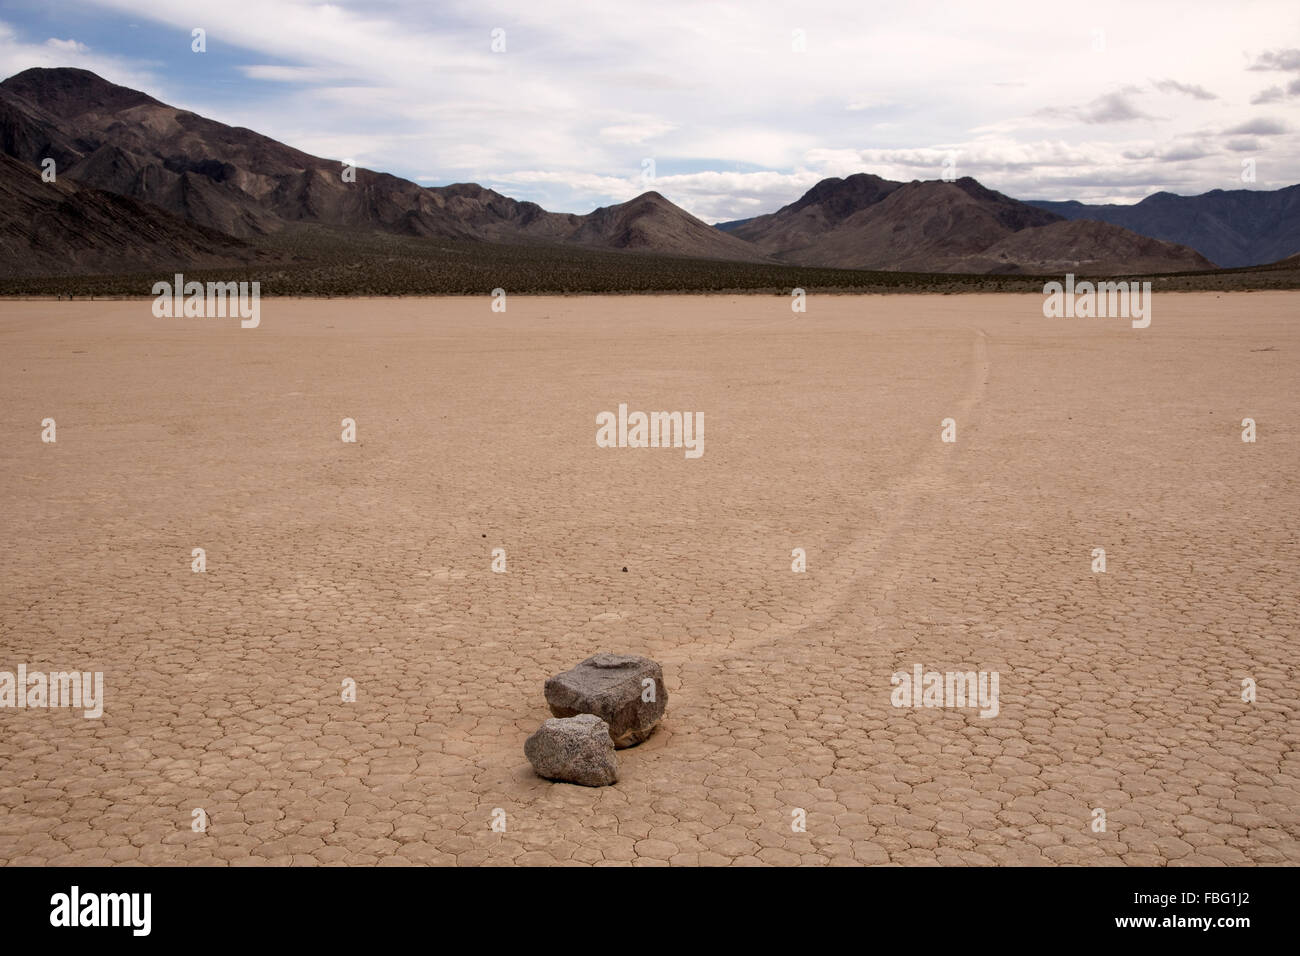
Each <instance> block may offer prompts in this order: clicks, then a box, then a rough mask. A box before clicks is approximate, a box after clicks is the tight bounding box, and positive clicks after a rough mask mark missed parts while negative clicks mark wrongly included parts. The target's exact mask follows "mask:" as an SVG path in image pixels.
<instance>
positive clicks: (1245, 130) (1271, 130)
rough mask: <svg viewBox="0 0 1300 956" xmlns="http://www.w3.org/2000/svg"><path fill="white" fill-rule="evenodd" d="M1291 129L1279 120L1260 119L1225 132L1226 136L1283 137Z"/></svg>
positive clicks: (1230, 128) (1248, 121) (1238, 125)
mask: <svg viewBox="0 0 1300 956" xmlns="http://www.w3.org/2000/svg"><path fill="white" fill-rule="evenodd" d="M1289 131H1290V127H1288V126H1287V125H1286V123H1284V122H1282V121H1281V120H1277V119H1267V118H1265V117H1262V116H1261V117H1260V118H1259V119H1253V120H1247V121H1246V122H1244V123H1238V124H1237V125H1236V126H1232V127H1229V128H1228V129H1225V130H1224V131H1223V135H1225V136H1281V135H1282V134H1283V133H1286V132H1289Z"/></svg>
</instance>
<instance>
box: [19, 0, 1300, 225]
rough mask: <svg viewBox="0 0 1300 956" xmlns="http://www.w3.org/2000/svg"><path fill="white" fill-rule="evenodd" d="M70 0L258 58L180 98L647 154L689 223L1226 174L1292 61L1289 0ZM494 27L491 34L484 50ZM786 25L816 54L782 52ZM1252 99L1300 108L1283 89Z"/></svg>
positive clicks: (603, 156) (308, 123) (1290, 141)
mask: <svg viewBox="0 0 1300 956" xmlns="http://www.w3.org/2000/svg"><path fill="white" fill-rule="evenodd" d="M81 3H82V4H83V5H86V4H89V5H93V6H95V7H98V8H100V10H101V12H102V11H105V10H107V11H112V12H118V13H120V14H121V15H122V16H123V17H124V19H125V18H129V19H130V20H131V21H132V22H136V21H144V20H149V21H153V23H154V24H162V25H165V26H167V27H169V28H174V29H175V30H176V31H177V32H178V35H180V36H182V37H183V36H188V33H189V30H190V29H191V28H192V26H193V25H194V24H196V23H202V24H203V25H204V26H205V29H207V31H208V41H209V47H210V48H213V47H214V45H221V46H225V47H227V48H234V49H238V50H240V51H242V52H243V54H244V55H243V57H242V60H241V62H242V63H245V64H252V65H243V66H239V67H234V68H232V69H235V70H237V71H238V75H239V76H240V78H241V82H242V83H248V82H252V83H256V84H259V85H260V87H261V88H260V89H258V90H257V95H255V96H252V95H250V96H247V97H246V98H245V99H244V100H243V101H241V102H239V103H238V104H233V103H232V102H231V100H230V98H229V95H228V94H227V93H225V92H221V91H219V90H217V89H213V90H211V91H205V92H203V93H201V94H198V95H190V96H188V97H187V98H186V100H185V101H184V102H177V103H176V105H179V106H183V107H185V108H187V109H192V110H195V111H196V112H200V113H205V114H206V115H212V116H214V117H215V118H218V119H221V120H223V121H225V122H231V123H237V124H238V125H242V126H248V127H251V128H253V129H257V130H260V131H262V132H265V133H267V134H268V135H271V136H274V137H275V138H277V139H280V140H283V141H285V142H288V143H290V144H291V145H294V146H297V147H300V148H303V149H306V150H308V151H311V152H316V153H321V154H323V155H327V156H341V155H345V154H346V155H353V156H355V158H356V159H357V160H358V162H360V163H363V164H364V165H367V166H370V167H372V168H378V169H383V170H386V171H391V172H394V173H396V174H398V175H405V176H409V177H415V176H430V175H432V173H431V171H436V173H437V177H438V179H437V180H436V181H439V182H449V181H465V180H473V181H479V182H493V183H499V184H502V185H508V186H511V188H515V189H517V190H518V192H517V193H516V195H518V196H519V197H520V198H528V199H534V200H535V201H539V202H542V203H543V205H548V204H549V208H559V209H562V210H566V211H577V212H584V211H587V210H589V209H591V208H593V207H594V206H596V205H600V204H604V203H607V202H611V201H616V200H617V199H618V198H620V197H621V198H627V190H628V189H638V188H639V184H640V180H639V174H640V169H641V160H642V158H643V157H646V156H651V157H653V158H654V159H655V160H656V164H657V167H658V169H659V172H660V176H659V179H658V180H657V183H658V184H659V187H660V189H661V191H663V192H664V193H665V195H668V196H669V198H671V199H673V200H674V201H677V202H680V203H681V204H682V205H684V206H686V207H687V208H688V209H691V211H693V212H695V213H696V214H697V215H701V216H702V217H703V218H709V217H712V216H716V217H718V218H739V217H742V216H744V215H752V214H753V213H754V212H755V211H756V204H762V203H771V204H773V206H772V208H775V206H776V205H780V204H781V203H784V202H789V201H791V200H792V199H793V198H795V197H796V196H797V194H798V191H799V190H801V189H805V188H807V186H809V185H812V184H813V183H815V182H816V181H817V180H818V179H820V178H822V177H824V176H827V175H845V174H848V173H852V172H859V171H863V170H870V171H874V172H879V173H881V174H882V175H889V176H891V177H893V178H906V179H911V178H934V177H935V176H937V175H938V170H939V165H940V162H941V160H936V157H937V156H940V155H942V154H945V153H946V152H947V151H948V150H956V151H957V152H958V154H959V157H960V158H959V160H958V168H959V172H960V173H961V174H968V175H973V176H975V177H976V178H979V179H980V180H981V181H982V182H985V184H986V185H989V186H990V187H992V188H996V189H1000V190H1002V191H1004V192H1008V193H1011V194H1017V193H1018V192H1019V193H1021V194H1024V193H1026V191H1032V192H1033V193H1034V194H1035V195H1037V196H1040V197H1043V198H1073V197H1074V196H1075V195H1078V194H1080V193H1082V192H1090V193H1094V194H1095V193H1103V194H1105V195H1106V196H1108V197H1111V198H1118V197H1130V196H1135V195H1140V194H1142V192H1143V191H1144V190H1145V191H1151V190H1154V189H1158V188H1171V184H1173V185H1177V186H1178V187H1179V189H1180V190H1181V189H1185V190H1187V191H1202V190H1205V189H1211V188H1216V187H1220V186H1224V185H1225V179H1226V178H1227V177H1230V175H1232V174H1234V173H1233V171H1234V170H1236V172H1237V173H1239V170H1240V165H1239V159H1238V157H1239V155H1240V154H1239V153H1234V150H1236V149H1239V148H1240V147H1241V146H1242V145H1243V144H1244V143H1246V142H1248V141H1249V140H1250V139H1251V137H1250V134H1249V133H1243V134H1240V135H1239V134H1233V135H1234V137H1235V138H1234V139H1233V140H1232V142H1233V143H1235V144H1236V146H1235V147H1233V149H1229V148H1228V147H1226V146H1225V145H1223V144H1224V142H1225V141H1224V140H1223V139H1222V138H1215V136H1214V135H1212V134H1216V133H1221V132H1222V131H1224V130H1233V129H1243V130H1244V129H1245V127H1244V125H1243V124H1245V123H1246V122H1247V121H1248V120H1250V119H1251V115H1250V114H1251V112H1252V111H1253V109H1254V108H1253V107H1252V106H1251V105H1250V104H1251V99H1252V97H1256V96H1258V94H1259V92H1260V88H1261V86H1266V85H1268V83H1269V82H1271V81H1269V80H1265V82H1263V83H1262V82H1261V80H1264V79H1265V78H1264V77H1261V76H1260V71H1262V70H1271V71H1283V72H1275V73H1274V78H1275V79H1276V80H1278V81H1280V82H1281V83H1282V84H1283V85H1285V83H1286V82H1287V81H1288V80H1289V79H1291V77H1288V76H1286V73H1285V71H1289V70H1292V69H1295V68H1296V62H1297V61H1296V60H1295V57H1294V55H1293V54H1294V53H1295V51H1294V50H1292V49H1291V48H1290V47H1288V46H1287V45H1285V44H1283V45H1282V46H1281V47H1280V48H1279V45H1278V41H1277V39H1276V34H1277V30H1276V27H1275V24H1277V23H1279V22H1285V19H1286V17H1287V16H1289V15H1290V13H1291V10H1290V2H1289V0H1264V2H1261V3H1258V4H1255V5H1254V6H1253V7H1252V13H1251V15H1250V16H1224V15H1223V12H1222V5H1221V0H1186V2H1176V0H1157V2H1152V3H1143V4H1133V3H1131V2H1130V0H1097V2H1095V3H1093V4H1090V5H1089V9H1088V13H1087V16H1086V17H1084V18H1081V19H1079V20H1077V21H1069V20H1063V21H1061V22H1060V23H1054V24H1053V26H1052V29H1051V30H1050V31H1049V32H1047V33H1044V31H1043V28H1042V11H1041V7H1040V5H1039V4H1038V3H1036V2H1034V0H1016V2H1005V3H1001V4H993V5H991V6H990V5H987V4H980V5H951V6H945V7H944V8H943V9H942V15H937V14H936V11H934V10H931V9H927V8H925V7H921V6H913V5H907V4H899V5H893V6H885V7H883V8H882V7H870V8H868V7H864V6H863V5H862V4H861V2H860V0H828V2H810V3H803V4H799V5H798V6H791V5H790V4H788V3H785V2H778V0H752V2H747V3H746V4H744V5H734V4H699V3H695V2H690V0H659V2H656V3H654V4H645V5H635V4H634V5H627V4H619V5H613V4H590V3H587V2H583V0H548V2H547V3H527V2H522V0H473V2H470V0H447V2H445V3H440V4H437V5H430V4H428V3H427V2H424V0H370V2H366V3H364V4H362V3H359V2H350V0H349V2H344V0H336V2H333V3H324V4H322V3H315V2H309V0H226V2H223V3H221V4H212V3H210V2H208V0H201V2H200V0H170V2H167V3H162V2H156V3H142V2H141V0H81ZM1207 22H1213V23H1214V29H1213V30H1206V29H1205V24H1206V23H1207ZM494 28H501V29H503V30H505V37H506V52H505V53H493V52H492V50H491V31H492V30H493V29H494ZM795 29H802V30H804V31H805V33H806V36H807V52H804V53H796V52H794V51H793V50H792V48H791V35H792V31H793V30H795ZM1094 29H1101V30H1103V31H1104V33H1105V43H1104V45H1103V48H1102V49H1100V50H1096V49H1094V43H1093V30H1094ZM65 32H66V31H65ZM43 39H44V38H42V40H43ZM70 39H73V40H74V42H75V38H70ZM83 42H84V41H83ZM7 51H8V52H9V53H11V54H12V43H11V44H10V46H9V47H6V43H5V39H4V36H3V34H0V63H6V62H7V63H9V64H10V65H11V66H14V65H15V59H19V60H23V61H24V62H23V63H22V66H31V65H37V63H39V64H40V65H55V62H53V61H59V62H62V63H63V64H64V65H78V66H85V67H86V68H87V69H95V70H96V72H101V73H104V75H106V76H108V78H109V79H113V80H115V81H116V82H128V85H136V86H138V87H139V86H143V87H144V88H145V89H146V90H147V91H148V92H150V93H151V94H153V95H155V96H158V97H159V98H161V99H164V100H167V101H169V102H175V100H174V99H170V98H169V97H168V96H167V92H168V89H167V83H166V82H165V81H166V79H167V78H166V77H161V78H159V77H154V76H151V75H150V71H149V69H148V67H147V65H144V64H138V63H132V62H130V61H127V60H125V59H122V58H115V57H111V56H105V55H103V51H99V54H98V56H97V53H96V51H94V50H85V49H80V50H78V49H75V48H73V49H69V50H67V51H66V52H65V51H63V50H56V49H53V48H49V47H48V46H47V45H46V44H44V43H43V42H42V43H38V44H32V45H29V46H28V47H26V48H24V49H23V50H22V52H21V55H20V56H17V57H15V56H14V55H10V56H8V57H6V53H7ZM94 63H97V64H98V66H99V67H100V68H96V65H92V64H94ZM18 68H21V67H18ZM15 71H16V70H15V69H11V70H10V71H9V72H15ZM132 79H137V80H140V81H141V82H139V83H132V82H130V81H131V80H132ZM160 80H161V81H162V82H160ZM1269 113H1270V118H1271V119H1272V120H1273V121H1274V122H1276V123H1279V124H1283V125H1284V127H1285V128H1286V129H1287V130H1293V129H1298V128H1300V96H1286V97H1283V98H1282V99H1280V100H1276V101H1270V102H1269ZM1154 116H1158V117H1159V120H1158V121H1156V120H1153V119H1151V117H1154ZM1267 138H1268V140H1270V142H1269V143H1268V145H1269V146H1270V147H1271V148H1272V149H1273V153H1272V155H1273V156H1274V159H1273V160H1272V161H1270V163H1269V164H1267V168H1266V169H1265V167H1264V165H1263V164H1262V165H1261V178H1260V181H1259V182H1257V183H1256V187H1257V188H1268V187H1276V186H1279V185H1283V184H1288V183H1290V182H1295V181H1297V180H1300V148H1297V147H1300V142H1297V140H1298V139H1300V134H1296V133H1290V132H1286V133H1281V134H1277V135H1271V134H1268V135H1267ZM1207 144H1215V145H1207ZM737 169H739V170H742V172H732V171H731V170H737ZM668 173H673V175H668ZM1265 173H1266V174H1267V175H1266V176H1265ZM1266 180H1267V181H1266ZM1238 185H1239V181H1238ZM1053 191H1055V193H1054V194H1052V195H1050V196H1049V194H1051V193H1053ZM1079 198H1083V196H1082V195H1079ZM757 211H762V210H757Z"/></svg>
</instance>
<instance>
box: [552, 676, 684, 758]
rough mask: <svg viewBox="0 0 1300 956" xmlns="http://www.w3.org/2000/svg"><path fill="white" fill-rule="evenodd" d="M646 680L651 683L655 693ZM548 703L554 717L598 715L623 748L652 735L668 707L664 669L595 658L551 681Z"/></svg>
mask: <svg viewBox="0 0 1300 956" xmlns="http://www.w3.org/2000/svg"><path fill="white" fill-rule="evenodd" d="M646 681H652V682H653V687H654V690H653V693H651V692H650V685H649V684H647V683H646ZM647 697H649V698H652V699H650V700H647V699H645V698H647ZM546 703H547V704H549V705H550V707H551V713H553V714H554V715H555V716H556V717H572V716H573V715H574V714H595V715H596V716H597V717H599V718H600V719H601V720H603V721H605V722H606V723H607V724H609V736H610V737H611V738H612V739H613V741H614V746H615V747H617V748H618V749H620V750H622V749H623V748H624V747H632V746H635V745H636V744H639V743H640V742H641V741H643V740H645V739H646V738H647V737H649V736H650V735H651V734H652V733H654V729H655V726H656V725H657V724H658V723H659V719H660V718H661V717H663V715H664V709H665V708H666V707H667V706H668V691H667V690H665V689H664V670H663V668H662V667H660V666H659V665H658V664H657V663H655V662H654V661H652V660H650V658H648V657H635V656H633V655H631V654H597V655H596V656H594V657H589V658H587V659H586V660H585V661H583V662H582V663H581V664H579V665H578V666H577V667H574V668H573V669H572V670H567V671H565V672H564V673H563V674H556V675H555V676H554V677H551V678H549V679H548V680H547V681H546Z"/></svg>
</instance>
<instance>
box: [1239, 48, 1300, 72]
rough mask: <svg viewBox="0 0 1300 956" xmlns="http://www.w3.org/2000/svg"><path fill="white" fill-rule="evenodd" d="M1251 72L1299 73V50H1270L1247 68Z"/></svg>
mask: <svg viewBox="0 0 1300 956" xmlns="http://www.w3.org/2000/svg"><path fill="white" fill-rule="evenodd" d="M1249 69H1251V70H1284V71H1286V72H1288V73H1297V72H1300V50H1270V51H1268V52H1266V53H1261V54H1260V55H1259V56H1258V57H1257V58H1256V59H1255V62H1254V63H1252V64H1251V65H1250V67H1249Z"/></svg>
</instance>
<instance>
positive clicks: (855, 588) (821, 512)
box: [0, 293, 1300, 865]
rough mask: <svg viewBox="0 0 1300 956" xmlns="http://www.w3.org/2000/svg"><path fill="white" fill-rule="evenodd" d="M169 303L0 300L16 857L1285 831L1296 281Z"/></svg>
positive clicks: (0, 458) (1295, 604) (299, 859)
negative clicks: (639, 673) (801, 298)
mask: <svg viewBox="0 0 1300 956" xmlns="http://www.w3.org/2000/svg"><path fill="white" fill-rule="evenodd" d="M150 306H151V303H150V302H149V301H147V300H138V301H103V302H85V301H79V302H66V301H62V302H60V301H16V300H8V301H4V302H0V351H2V352H3V359H0V363H2V364H0V368H2V369H3V374H2V376H0V429H2V434H0V438H2V439H3V454H0V490H2V491H3V495H4V501H5V508H4V510H3V516H2V517H0V531H2V533H3V542H4V546H3V548H2V549H0V672H9V673H11V674H12V675H15V676H13V677H11V678H10V680H9V681H8V684H7V686H8V694H9V701H8V705H7V706H4V707H0V862H7V863H12V864H101V863H122V864H141V863H143V864H182V865H213V864H215V865H225V864H268V863H269V864H294V865H299V864H319V863H335V864H338V863H342V864H389V865H391V864H426V863H432V864H485V863H486V864H554V863H568V864H578V863H581V864H605V865H608V864H628V863H637V864H642V865H650V864H662V863H673V864H696V863H698V864H737V865H741V864H777V865H786V864H878V863H897V864H936V863H938V864H983V865H989V864H1024V863H1029V864H1048V865H1050V864H1084V865H1100V864H1119V865H1124V864H1129V865H1162V864H1170V865H1182V864H1227V865H1240V864H1295V863H1298V862H1300V752H1298V751H1300V679H1298V678H1300V674H1298V668H1297V651H1298V649H1300V483H1298V479H1297V471H1298V468H1300V435H1298V431H1297V422H1300V294H1297V293H1253V294H1222V295H1218V294H1212V293H1205V294H1168V293H1166V294H1164V295H1161V294H1159V293H1157V295H1156V297H1155V299H1154V301H1153V310H1152V322H1151V325H1150V327H1148V328H1145V329H1134V328H1131V327H1130V325H1129V322H1128V321H1126V320H1123V319H1098V318H1084V319H1048V318H1044V316H1043V314H1042V306H1043V298H1042V296H1038V295H1016V296H1011V295H984V296H827V297H816V296H814V297H811V298H810V299H809V300H808V308H807V312H806V313H804V314H795V313H792V311H791V308H790V300H789V299H788V298H782V297H776V296H698V297H696V296H690V297H670V296H665V297H589V298H581V297H578V298H562V297H555V298H551V297H538V298H530V297H513V296H512V297H510V298H509V300H508V307H507V311H506V312H504V313H501V312H494V311H492V309H491V300H490V299H488V298H487V297H483V298H481V299H469V298H447V299H334V300H293V299H274V298H268V299H265V300H263V302H262V303H261V324H260V326H259V327H258V328H255V329H241V328H240V327H239V322H238V320H237V319H159V318H155V317H154V316H153V314H152V311H151V308H150ZM620 405H626V406H627V407H628V409H629V410H631V411H637V410H643V411H647V412H649V411H680V412H683V413H692V414H693V413H700V414H701V415H702V420H703V423H704V430H703V434H702V444H700V445H699V448H700V449H702V453H701V454H699V455H698V456H697V457H692V456H690V455H688V454H686V452H685V450H684V449H683V448H674V447H668V448H637V447H599V446H598V444H597V441H596V438H597V416H598V415H600V413H602V412H607V411H608V412H613V413H615V414H617V412H618V409H619V406H620ZM46 419H52V420H53V421H54V425H53V426H49V425H46V424H43V423H44V422H45V420H46ZM344 419H351V420H352V421H353V422H354V424H355V437H356V441H355V442H345V441H343V440H342V437H343V435H344V424H343V420H344ZM945 419H951V422H950V423H949V424H948V426H947V427H946V428H945V426H944V424H943V423H944V421H945ZM1244 419H1251V420H1252V421H1253V423H1254V430H1255V434H1254V437H1255V440H1254V441H1253V442H1248V441H1243V432H1244V431H1247V430H1248V428H1249V427H1250V426H1248V425H1243V420H1244ZM51 427H53V429H54V430H53V431H52V432H51V431H50V429H51ZM945 432H946V434H945ZM43 435H44V436H45V437H53V438H54V439H55V440H54V441H52V442H51V441H44V440H42V439H43ZM696 437H697V438H699V437H701V436H698V435H697V436H696ZM945 437H948V438H953V437H955V441H945V440H944V438H945ZM195 549H202V553H201V554H196V551H195ZM496 549H500V550H499V551H497V550H496ZM797 549H802V550H801V551H799V550H797ZM1098 549H1100V550H1102V551H1104V570H1101V567H1102V565H1101V563H1100V562H1101V560H1102V558H1103V555H1101V554H1100V551H1099V550H1098ZM494 552H495V557H494ZM200 560H201V561H202V566H203V568H204V570H202V571H201V572H199V571H196V570H195V567H196V566H198V564H199V562H200ZM494 561H496V562H497V566H498V567H501V563H502V562H504V568H505V570H504V571H503V572H502V571H494V570H493V563H494ZM805 562H806V570H804V571H798V570H795V569H796V568H797V567H799V566H800V565H801V564H804V563H805ZM604 650H610V651H620V652H628V653H634V654H643V655H646V656H649V657H653V658H655V659H656V660H658V661H660V662H661V663H662V664H663V669H664V675H665V683H666V687H667V690H668V694H669V701H668V708H667V714H666V716H665V717H664V720H663V722H662V724H661V725H660V727H659V729H658V730H657V732H656V733H655V734H654V735H653V736H652V737H651V738H650V739H649V740H648V741H646V742H645V743H643V744H641V745H640V746H638V747H635V748H632V749H629V750H624V751H620V752H619V761H620V780H619V782H618V783H617V784H615V785H613V786H609V787H603V788H599V789H589V788H584V787H577V786H573V785H567V784H557V783H551V782H548V781H546V780H542V779H540V778H538V777H537V776H536V775H535V774H534V773H533V771H532V769H531V768H530V766H529V764H528V762H527V761H526V759H525V758H524V755H523V742H524V739H525V738H526V737H527V736H528V735H529V734H530V733H532V732H533V731H534V730H535V729H536V728H537V726H538V724H539V723H540V722H541V721H542V720H543V719H545V718H546V717H547V716H549V714H548V711H547V708H546V703H545V700H544V698H543V696H542V684H543V681H544V680H545V679H546V678H547V677H548V676H550V675H552V674H555V673H557V672H559V671H562V670H565V669H566V668H568V667H570V666H572V665H573V664H576V663H577V662H579V661H581V660H582V659H584V658H586V657H588V656H589V655H592V654H594V653H596V652H598V651H604ZM20 667H22V668H25V671H26V673H27V674H28V675H29V676H28V679H29V680H31V679H32V678H31V676H30V675H32V674H38V675H39V674H42V673H48V672H68V671H77V672H86V673H95V672H99V673H102V675H103V692H102V699H101V700H99V701H98V703H99V704H100V705H102V714H101V715H100V716H99V717H89V718H88V717H86V716H84V713H83V710H81V709H77V708H72V707H51V706H44V707H41V706H26V707H22V708H20V707H18V706H16V703H17V699H18V697H19V696H21V695H19V694H16V693H15V692H16V690H19V689H20V688H18V687H17V677H16V675H17V673H18V670H19V668H20ZM918 672H919V673H920V674H921V676H922V684H923V685H925V687H926V688H927V691H926V692H925V693H922V688H916V690H917V694H916V695H915V699H912V698H908V699H906V700H901V698H900V693H901V692H903V691H906V690H907V689H908V687H907V685H908V683H909V682H910V680H911V679H912V677H913V675H916V674H917V673H918ZM931 673H934V674H937V675H940V677H942V678H943V680H944V682H945V683H944V684H943V686H937V687H936V686H935V685H934V684H933V683H932V682H931V681H929V680H928V678H927V677H926V675H929V674H931ZM949 674H961V675H965V674H975V675H979V676H981V677H987V678H990V679H992V678H993V677H996V681H997V683H996V687H997V695H996V701H995V706H992V707H989V706H985V707H980V706H972V701H970V700H967V701H965V702H964V703H963V702H962V701H958V700H955V699H954V697H953V695H951V694H949V693H947V691H948V689H949V685H951V684H952V681H951V680H949V679H948V678H947V676H946V675H949ZM896 675H905V678H902V679H900V677H899V676H896ZM5 683H6V682H5V679H4V676H3V675H2V674H0V696H2V695H3V693H4V687H5ZM88 683H89V682H88ZM352 689H354V691H353V692H354V694H355V700H354V701H349V700H344V697H345V696H349V691H350V690H352ZM989 689H990V690H991V687H990V688H989ZM929 690H933V691H934V693H933V694H930V693H929V692H928V691H929ZM900 701H901V705H900ZM36 703H39V701H37V702H36ZM47 703H48V701H47ZM976 703H977V702H976Z"/></svg>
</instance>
